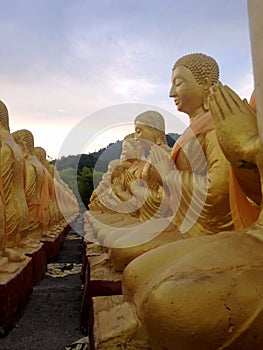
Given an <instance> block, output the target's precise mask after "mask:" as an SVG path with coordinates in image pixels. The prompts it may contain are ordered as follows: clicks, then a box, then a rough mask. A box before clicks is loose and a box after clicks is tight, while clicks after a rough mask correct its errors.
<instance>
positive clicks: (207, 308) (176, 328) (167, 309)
mask: <svg viewBox="0 0 263 350" xmlns="http://www.w3.org/2000/svg"><path fill="white" fill-rule="evenodd" d="M250 8H251V11H252V9H253V13H254V18H255V17H256V18H258V19H260V22H258V24H259V28H260V30H259V32H258V34H260V33H261V32H262V21H261V17H258V12H259V10H260V8H261V12H260V13H261V15H262V13H263V6H262V3H261V4H259V3H257V4H256V2H252V1H251V2H250ZM257 37H258V38H260V36H257ZM254 40H255V38H254ZM259 47H260V48H261V49H262V45H261V44H259ZM257 49H258V46H257ZM262 51H263V50H261V51H260V53H261V54H262ZM259 56H260V55H259ZM260 57H262V56H260ZM256 61H257V60H256ZM257 63H258V64H259V66H257V67H258V69H257V71H258V72H260V73H261V75H260V77H258V78H257V79H258V82H259V81H262V78H263V70H262V65H261V61H260V60H258V62H257ZM256 83H257V80H256ZM257 87H258V90H259V91H258V95H257V96H259V97H260V99H259V100H258V101H257V104H259V105H260V108H259V111H261V113H260V114H259V115H258V116H257V117H258V123H260V122H262V111H263V109H262V105H263V93H262V92H263V90H262V88H261V93H260V84H258V85H257ZM211 90H212V91H211V93H212V95H211V97H210V110H211V112H212V115H213V118H214V121H215V125H216V132H217V135H218V139H219V142H220V144H221V146H222V149H223V151H224V153H225V154H226V156H227V158H228V159H229V160H230V161H231V163H232V167H233V172H234V175H235V179H234V180H237V181H238V185H239V188H240V192H238V194H237V195H236V196H235V197H234V198H233V204H235V205H233V207H232V208H233V210H235V211H238V212H239V213H242V210H243V209H242V208H240V203H237V201H236V199H237V200H238V199H240V198H241V197H238V196H240V195H241V193H243V196H244V198H245V199H247V200H248V203H249V204H251V205H252V206H254V207H256V206H257V204H258V203H259V202H260V200H261V191H260V189H259V187H258V184H259V183H258V174H260V179H261V186H262V183H263V182H262V179H263V176H262V175H263V174H262V169H263V167H262V164H263V161H262V160H263V151H262V143H261V142H262V137H261V138H260V137H259V131H258V127H257V123H256V118H255V117H256V116H255V112H254V111H253V109H252V108H250V107H249V105H248V103H247V102H246V101H242V100H241V99H240V98H239V97H238V96H237V95H236V94H235V93H234V92H233V91H232V90H231V89H230V88H228V87H227V86H222V85H221V84H218V85H214V86H213V88H212V89H211ZM178 104H179V102H178ZM230 130H235V133H231V134H230ZM231 144H232V146H231ZM244 174H246V181H247V182H248V184H246V181H245V177H244ZM255 175H256V177H255ZM230 176H232V175H231V174H230ZM253 180H254V181H255V182H254V184H249V182H250V181H253ZM243 181H245V183H244V185H243ZM230 186H233V184H230ZM244 198H241V201H242V205H243V199H244ZM244 205H246V204H244ZM232 213H233V217H234V221H235V223H236V224H237V225H240V227H242V225H243V227H244V226H246V224H247V221H246V220H244V221H243V220H241V219H242V218H240V216H238V215H237V214H236V212H232ZM245 214H246V213H245ZM261 218H262V209H261V212H260V216H259V220H258V222H257V223H254V225H253V226H250V227H247V228H243V229H240V230H238V231H230V232H222V233H219V234H217V235H214V236H203V237H196V238H190V239H187V240H184V241H179V242H175V243H170V244H167V245H165V246H162V247H159V248H157V249H155V250H152V251H151V252H148V253H146V254H143V255H142V256H140V257H139V258H137V259H135V260H134V261H133V262H131V263H130V264H129V265H128V266H127V268H126V269H125V271H124V274H123V295H124V300H126V303H125V305H126V309H125V310H126V311H127V310H128V309H129V310H130V315H132V313H133V312H134V311H135V313H134V314H133V315H134V317H133V321H134V323H133V330H134V333H133V334H132V332H131V328H130V329H129V330H128V328H127V331H128V333H129V334H128V333H127V335H128V336H127V337H125V336H124V337H123V338H124V339H123V344H127V343H129V342H130V340H129V339H135V338H136V336H138V337H140V336H141V335H139V334H142V333H143V332H144V334H145V338H144V341H145V347H144V348H145V349H146V348H147V346H150V347H151V349H153V350H157V349H167V350H174V349H178V350H199V349H200V350H213V349H214V350H216V349H222V350H223V349H228V350H237V349H238V350H247V349H251V350H257V349H261V348H262V346H263V336H262V322H263V313H262V292H263V289H262V285H263V284H262V272H263V260H262V257H263V255H262V248H263V239H262V238H263V228H262V220H261ZM247 219H248V220H250V219H252V216H250V215H248V218H247ZM123 307H124V306H123ZM111 314H112V313H110V315H109V319H110V316H111ZM200 315H201V317H200ZM122 316H124V314H123V315H122ZM103 317H104V319H105V314H104V315H103ZM131 318H132V317H131ZM106 321H107V320H106ZM130 325H131V323H130ZM120 328H121V327H120ZM140 332H141V333H140ZM123 334H124V333H123ZM119 343H120V341H119Z"/></svg>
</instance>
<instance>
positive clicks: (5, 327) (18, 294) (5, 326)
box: [0, 257, 33, 336]
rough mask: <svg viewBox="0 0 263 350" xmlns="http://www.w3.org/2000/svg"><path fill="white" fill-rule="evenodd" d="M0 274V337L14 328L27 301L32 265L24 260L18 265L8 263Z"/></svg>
mask: <svg viewBox="0 0 263 350" xmlns="http://www.w3.org/2000/svg"><path fill="white" fill-rule="evenodd" d="M2 270H3V272H1V273H0V336H5V335H6V334H7V333H8V332H9V331H10V330H11V329H12V327H13V326H14V324H15V322H16V321H17V319H18V317H19V316H20V315H21V313H22V311H23V309H24V308H25V307H26V305H27V304H28V301H29V297H30V294H31V293H32V290H33V281H32V274H33V263H32V259H31V258H29V257H26V259H25V260H24V261H22V262H19V263H13V262H8V263H7V264H6V265H4V266H3V267H2Z"/></svg>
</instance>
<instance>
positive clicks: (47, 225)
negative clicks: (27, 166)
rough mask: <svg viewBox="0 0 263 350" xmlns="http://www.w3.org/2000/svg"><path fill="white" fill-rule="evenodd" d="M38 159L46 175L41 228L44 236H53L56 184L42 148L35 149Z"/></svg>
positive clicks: (42, 198)
mask: <svg viewBox="0 0 263 350" xmlns="http://www.w3.org/2000/svg"><path fill="white" fill-rule="evenodd" d="M34 151H35V154H36V157H37V158H38V160H39V162H40V163H41V164H42V167H43V168H42V169H43V173H44V183H43V186H42V190H41V200H40V202H41V228H42V236H52V233H51V231H52V228H53V226H54V221H53V218H52V215H54V214H55V212H54V205H55V204H54V193H55V192H54V183H53V178H52V176H51V174H50V172H49V171H48V162H47V160H46V151H45V150H44V148H42V147H34Z"/></svg>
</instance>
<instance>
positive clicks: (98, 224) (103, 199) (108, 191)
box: [86, 133, 144, 233]
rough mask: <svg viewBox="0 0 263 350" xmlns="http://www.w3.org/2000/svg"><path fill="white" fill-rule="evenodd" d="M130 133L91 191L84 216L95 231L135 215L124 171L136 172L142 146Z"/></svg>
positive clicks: (122, 223)
mask: <svg viewBox="0 0 263 350" xmlns="http://www.w3.org/2000/svg"><path fill="white" fill-rule="evenodd" d="M134 135H135V134H134V133H132V134H129V135H127V136H125V138H124V140H123V142H122V152H121V156H120V159H119V160H117V159H116V160H113V161H111V162H110V163H109V165H108V170H107V172H106V173H105V174H104V175H103V177H102V180H101V181H100V183H99V185H98V187H97V188H96V189H95V190H94V191H93V194H92V196H91V199H90V205H89V209H90V211H89V212H87V213H86V214H87V215H86V217H87V220H88V221H89V222H90V223H91V224H92V226H93V230H94V232H95V233H96V232H97V231H98V230H99V229H102V228H104V227H109V226H111V225H113V226H118V225H120V226H122V225H127V224H128V223H129V224H130V223H132V222H133V221H135V218H138V210H137V203H136V199H135V198H133V196H132V194H131V192H130V189H129V188H128V187H127V184H126V182H125V176H124V174H125V172H127V171H128V170H129V172H130V173H131V174H132V175H134V176H135V177H136V176H137V174H139V172H140V169H141V164H142V162H143V161H144V160H143V159H144V158H143V149H142V147H141V146H140V144H139V142H138V140H137V139H136V138H134Z"/></svg>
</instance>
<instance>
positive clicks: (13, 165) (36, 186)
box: [0, 101, 78, 272]
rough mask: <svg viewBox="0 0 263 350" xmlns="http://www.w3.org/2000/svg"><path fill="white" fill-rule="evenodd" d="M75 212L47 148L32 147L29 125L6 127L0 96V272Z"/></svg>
mask: <svg viewBox="0 0 263 350" xmlns="http://www.w3.org/2000/svg"><path fill="white" fill-rule="evenodd" d="M77 213H78V203H77V201H76V198H75V196H74V194H73V192H72V191H71V190H70V189H69V187H68V186H67V185H66V184H65V182H64V181H63V180H62V179H61V178H60V176H59V174H58V171H57V170H56V168H55V166H54V165H52V164H50V163H49V162H48V161H47V159H46V151H45V150H44V149H43V148H42V147H34V137H33V134H32V133H31V132H30V131H29V130H27V129H21V130H17V131H15V132H13V133H11V132H10V128H9V115H8V110H7V107H6V105H5V104H4V103H3V102H2V101H0V272H1V270H3V271H5V266H6V264H8V263H9V262H19V261H22V260H24V259H25V255H24V253H26V252H27V248H34V247H35V248H37V247H38V246H39V244H40V239H42V238H45V237H49V238H52V237H55V236H56V235H57V234H58V233H60V232H61V231H62V230H63V228H64V227H65V226H66V225H67V223H68V222H70V221H71V220H72V219H73V218H74V217H75V216H76V215H77ZM22 247H24V248H25V249H22V250H21V248H22Z"/></svg>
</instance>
